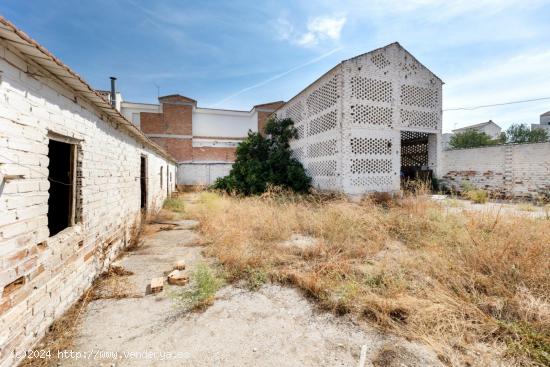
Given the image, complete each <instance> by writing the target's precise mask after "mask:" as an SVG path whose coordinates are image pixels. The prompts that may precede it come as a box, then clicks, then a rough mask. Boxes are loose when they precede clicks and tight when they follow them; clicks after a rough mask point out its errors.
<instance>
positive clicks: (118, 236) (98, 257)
mask: <svg viewBox="0 0 550 367" xmlns="http://www.w3.org/2000/svg"><path fill="white" fill-rule="evenodd" d="M0 71H1V73H0V78H1V83H0V366H2V367H4V366H11V365H14V364H15V363H16V361H15V360H14V358H15V354H16V352H17V353H21V352H22V351H24V350H26V349H28V348H30V347H32V346H33V344H34V343H35V342H36V341H38V340H39V339H40V338H41V337H42V336H43V335H44V333H45V331H46V329H47V328H48V326H49V325H50V324H51V323H52V322H53V320H54V319H55V318H57V317H59V316H60V315H61V314H62V313H63V312H64V311H65V310H66V309H67V308H68V307H69V306H70V305H71V304H72V303H73V302H74V301H76V300H77V299H78V298H79V297H80V296H81V295H82V294H83V293H84V291H85V290H86V289H87V288H88V287H89V286H90V285H91V283H92V281H93V279H94V278H95V277H96V276H97V275H98V274H99V273H100V272H101V271H102V270H104V269H105V268H106V267H107V266H108V264H109V262H110V261H111V260H112V259H113V258H114V257H115V256H116V255H117V253H118V252H119V251H120V250H121V249H122V248H123V247H124V246H126V245H128V244H129V243H130V241H131V240H132V236H134V235H135V233H136V231H137V229H138V227H139V226H140V224H141V218H142V215H141V208H140V204H141V203H140V159H141V156H142V155H143V156H145V157H146V159H147V177H146V179H147V187H148V192H147V212H148V213H149V214H151V213H154V212H155V211H156V210H158V209H159V208H160V206H161V205H162V203H163V200H164V199H165V198H166V196H167V195H169V194H170V192H172V191H173V190H174V188H175V178H176V177H175V175H176V172H175V166H174V164H173V163H172V162H171V161H168V160H166V159H165V158H163V157H161V156H160V155H158V154H157V153H154V152H153V150H149V149H148V148H147V147H144V146H143V145H142V144H141V143H138V142H136V141H135V140H134V139H133V138H131V137H130V136H128V135H127V134H126V133H124V132H122V131H121V130H119V129H118V128H117V126H116V125H114V124H111V123H109V122H107V121H106V120H103V119H102V115H101V112H99V111H98V110H96V109H95V108H94V107H93V106H91V105H88V104H87V103H86V102H85V101H84V100H83V99H81V98H80V97H79V96H76V95H74V94H73V91H72V90H71V89H69V88H68V87H66V86H65V85H63V84H62V83H60V82H57V81H56V78H55V77H53V76H51V75H49V74H48V73H47V71H46V70H43V69H41V68H38V67H37V66H36V65H33V64H32V63H29V62H27V61H26V60H25V58H24V57H23V56H22V55H20V54H18V53H17V52H16V51H10V50H9V49H8V48H7V47H6V46H5V45H4V44H3V43H0ZM52 133H53V134H57V135H59V136H64V137H67V138H68V139H71V140H72V141H73V142H75V144H76V146H77V151H78V153H77V157H76V180H75V182H74V185H76V187H75V192H76V202H75V211H76V213H75V219H76V223H75V224H74V225H73V226H71V227H68V228H66V229H64V230H63V231H61V232H59V233H58V234H56V235H55V236H53V237H50V235H49V230H48V217H47V213H48V197H49V194H48V190H49V188H50V182H49V181H48V172H49V171H48V165H49V164H50V162H49V158H48V136H49V135H48V134H50V135H51V134H52ZM161 166H162V167H163V170H162V172H163V176H162V185H161V169H160V168H161ZM167 172H168V174H167ZM170 176H171V177H172V180H171V181H172V182H170ZM167 185H168V186H167Z"/></svg>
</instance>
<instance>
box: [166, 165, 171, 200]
mask: <svg viewBox="0 0 550 367" xmlns="http://www.w3.org/2000/svg"><path fill="white" fill-rule="evenodd" d="M171 185H172V173H171V172H170V168H169V167H168V166H166V197H170V186H171Z"/></svg>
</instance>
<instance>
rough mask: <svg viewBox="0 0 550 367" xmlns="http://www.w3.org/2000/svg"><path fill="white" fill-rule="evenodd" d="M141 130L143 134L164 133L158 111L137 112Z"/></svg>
mask: <svg viewBox="0 0 550 367" xmlns="http://www.w3.org/2000/svg"><path fill="white" fill-rule="evenodd" d="M139 118H140V126H141V130H142V131H143V132H144V133H145V134H164V130H165V128H164V123H163V121H162V115H161V114H160V113H153V112H141V113H140V114H139Z"/></svg>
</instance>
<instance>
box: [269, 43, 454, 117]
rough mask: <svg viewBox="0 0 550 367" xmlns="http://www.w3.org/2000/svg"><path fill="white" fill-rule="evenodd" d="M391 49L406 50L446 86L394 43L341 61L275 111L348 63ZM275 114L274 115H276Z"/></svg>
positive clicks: (403, 48)
mask: <svg viewBox="0 0 550 367" xmlns="http://www.w3.org/2000/svg"><path fill="white" fill-rule="evenodd" d="M390 47H399V48H401V49H402V50H404V51H405V52H406V53H407V54H409V55H410V56H411V57H412V58H413V59H414V60H415V61H416V62H417V63H418V64H420V65H421V66H422V67H423V68H425V69H426V70H427V71H428V72H429V73H430V74H431V75H432V76H433V77H434V78H436V79H437V80H439V81H440V82H441V84H445V82H443V80H441V78H440V77H438V76H437V75H436V74H434V72H432V71H431V70H430V69H428V68H427V67H426V66H425V65H424V64H422V63H421V62H420V61H418V59H417V58H416V57H414V55H413V54H411V53H410V52H409V51H408V50H407V49H406V48H405V47H403V46H401V44H400V43H399V42H397V41H396V42H392V43H390V44H388V45H386V46H383V47H378V48H375V49H374V50H371V51H369V52H365V53H362V54H360V55H357V56H354V57H352V58H349V59H345V60H342V61H340V62H339V63H338V64H336V65H334V66H333V67H332V68H330V69H329V70H328V71H327V72H326V73H324V74H323V75H321V76H320V77H318V78H317V79H315V80H314V81H313V82H311V83H309V84H308V85H307V86H305V87H304V88H303V89H302V90H301V91H300V92H298V93H297V94H296V95H295V96H294V97H292V98H290V99H289V100H288V101H286V102H285V103H284V104H282V105H281V106H280V107H279V108H277V109H276V110H275V112H277V111H278V110H280V109H281V108H283V107H284V106H285V105H287V104H289V103H290V102H291V101H293V100H294V99H295V98H296V97H298V96H299V95H301V94H302V93H303V92H304V91H305V90H306V89H308V88H309V87H311V86H312V85H313V84H315V83H317V82H318V81H319V80H321V79H323V78H324V77H325V76H326V75H328V74H329V73H331V72H332V71H333V70H335V69H337V68H339V67H342V66H343V65H344V64H345V63H346V62H348V61H353V60H355V59H358V58H360V57H363V56H366V55H369V54H372V53H375V52H378V51H381V50H385V49H387V48H390ZM275 112H274V113H275Z"/></svg>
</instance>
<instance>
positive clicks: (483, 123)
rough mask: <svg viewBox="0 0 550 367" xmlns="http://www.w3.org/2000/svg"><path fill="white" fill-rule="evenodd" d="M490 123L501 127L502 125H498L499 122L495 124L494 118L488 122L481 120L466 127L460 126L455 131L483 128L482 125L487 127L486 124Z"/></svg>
mask: <svg viewBox="0 0 550 367" xmlns="http://www.w3.org/2000/svg"><path fill="white" fill-rule="evenodd" d="M488 125H495V126H496V127H498V128H499V129H500V126H498V125H497V124H495V123H494V122H493V120H489V121H487V122H481V123H479V124H474V125H468V126H464V127H461V128H458V129H454V130H453V132H457V131H466V130H472V129H479V128H482V127H485V126H488Z"/></svg>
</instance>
